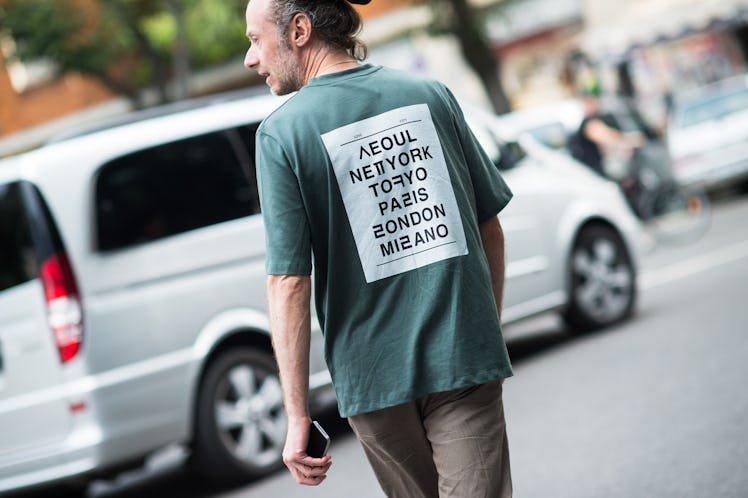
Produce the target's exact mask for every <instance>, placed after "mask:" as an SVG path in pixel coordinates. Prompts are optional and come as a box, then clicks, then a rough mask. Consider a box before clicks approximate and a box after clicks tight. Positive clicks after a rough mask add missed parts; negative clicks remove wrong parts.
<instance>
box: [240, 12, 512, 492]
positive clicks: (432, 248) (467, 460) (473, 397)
mask: <svg viewBox="0 0 748 498" xmlns="http://www.w3.org/2000/svg"><path fill="white" fill-rule="evenodd" d="M350 1H351V2H353V1H355V2H356V3H368V0H350ZM246 15H247V37H248V38H249V40H250V42H251V46H250V48H249V51H248V52H247V56H246V58H245V65H246V66H247V67H249V68H251V69H254V70H256V71H257V72H258V73H259V74H260V75H261V76H263V77H265V78H266V83H267V84H268V85H269V86H270V88H271V89H272V90H273V91H274V92H275V93H277V94H284V93H289V92H293V91H297V90H298V94H297V95H295V96H294V97H293V98H291V99H290V100H288V101H286V102H285V103H284V104H283V106H281V107H280V108H279V109H278V110H276V111H275V112H274V113H273V114H272V115H270V116H269V117H268V118H267V119H266V120H265V121H264V122H263V123H262V125H261V126H260V128H259V129H258V131H257V169H258V181H259V185H260V195H261V204H262V211H263V217H264V220H265V223H266V229H267V261H266V265H267V271H268V287H267V290H268V303H269V305H268V308H269V315H270V325H271V331H272V338H273V345H274V349H275V353H276V359H277V362H278V366H279V371H280V376H281V384H282V387H283V396H284V402H285V408H286V412H287V414H288V435H287V440H286V445H285V448H284V451H283V459H284V462H285V464H286V465H287V467H288V468H289V470H290V471H291V473H292V475H293V477H294V478H295V479H296V481H298V482H299V483H301V484H306V485H317V484H319V483H320V482H322V481H323V480H324V479H325V478H326V476H327V472H328V470H329V468H330V465H331V459H330V456H329V455H326V456H324V457H322V458H312V457H310V456H308V455H306V453H305V451H304V448H305V447H306V443H307V440H308V437H309V422H310V417H309V411H308V407H307V391H308V376H309V363H308V362H309V340H310V339H309V336H310V321H311V317H310V299H311V292H312V286H311V279H310V273H311V269H312V255H313V258H314V271H315V289H314V291H315V304H316V309H317V314H318V318H319V321H320V324H321V326H322V330H323V333H324V337H325V355H326V360H327V364H328V367H329V370H330V373H331V375H332V379H333V385H334V387H335V391H336V395H337V398H338V405H339V410H340V413H341V415H342V416H344V417H348V418H349V422H350V424H351V426H352V427H353V429H354V431H355V432H356V434H357V436H358V438H359V440H360V441H361V443H362V445H363V447H364V450H365V453H366V455H367V458H368V459H369V462H370V463H371V465H372V467H373V469H374V472H375V474H376V476H377V478H378V480H379V482H380V484H381V486H382V488H383V490H384V491H385V493H387V495H388V496H390V497H404V498H415V497H429V498H431V497H435V496H442V497H447V496H449V497H458V496H466V497H467V496H469V497H472V498H475V497H481V496H486V497H503V496H511V477H510V470H509V457H508V447H507V442H506V427H505V422H504V413H503V405H502V401H501V395H502V381H503V379H504V378H506V377H509V376H511V375H512V370H511V366H510V363H509V358H508V355H507V351H506V346H505V344H504V340H503V338H502V335H501V329H500V326H499V310H500V309H501V301H502V293H503V283H504V242H503V233H502V230H501V226H500V224H499V221H498V218H497V217H496V214H497V213H498V212H499V211H500V210H501V209H502V208H503V207H504V206H505V205H506V203H507V202H508V201H509V199H510V198H511V192H510V191H509V189H508V188H507V186H506V185H505V183H504V182H503V180H502V179H501V177H500V176H499V175H498V173H497V172H496V169H495V168H494V167H493V165H492V164H491V162H490V161H489V160H488V158H487V157H486V156H485V153H484V152H483V151H482V149H481V148H480V146H479V145H478V144H477V142H476V140H475V138H474V137H473V135H472V134H471V132H470V131H469V129H468V127H467V125H466V124H465V121H464V118H463V116H462V111H461V110H460V108H459V106H458V105H457V103H456V102H455V99H454V97H453V96H452V94H451V93H450V92H449V91H448V90H447V89H446V88H445V87H444V86H443V85H441V84H438V83H436V82H432V81H426V80H423V79H420V78H416V77H413V76H411V75H407V74H405V73H400V72H396V71H392V70H389V69H386V68H382V67H377V66H372V65H360V64H359V61H360V60H361V59H363V57H364V52H365V50H364V47H363V46H362V45H361V44H360V43H359V41H358V40H357V38H356V34H357V32H358V31H359V29H360V23H361V21H360V18H359V16H358V14H357V13H356V11H355V10H354V9H353V8H352V6H351V5H349V3H348V2H347V1H345V0H321V1H319V0H317V1H311V0H251V1H250V2H249V4H248V6H247V12H246Z"/></svg>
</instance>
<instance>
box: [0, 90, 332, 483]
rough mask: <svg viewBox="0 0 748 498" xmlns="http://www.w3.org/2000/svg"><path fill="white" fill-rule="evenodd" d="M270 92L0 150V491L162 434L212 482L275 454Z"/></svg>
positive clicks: (158, 443)
mask: <svg viewBox="0 0 748 498" xmlns="http://www.w3.org/2000/svg"><path fill="white" fill-rule="evenodd" d="M280 102H281V100H280V99H278V98H277V97H273V96H270V95H267V96H261V97H254V98H249V99H242V100H236V101H232V102H225V103H218V104H214V105H205V106H202V107H200V108H196V109H192V110H189V111H186V112H175V113H170V114H169V115H164V116H161V117H156V118H153V119H148V120H139V121H138V122H133V123H130V124H124V125H120V126H116V127H112V128H111V129H106V130H100V131H97V132H95V133H89V134H84V135H82V136H79V137H77V138H70V139H67V140H62V141H59V142H57V143H54V144H51V145H48V146H45V147H42V148H41V149H39V150H37V151H34V152H31V153H28V154H26V155H24V156H20V157H18V158H12V159H11V160H6V161H5V162H3V163H0V492H3V491H8V490H13V489H18V488H23V487H28V486H34V485H37V484H40V483H50V482H54V481H56V480H64V479H67V478H69V477H71V476H81V475H83V476H95V475H101V474H106V473H107V471H109V470H118V469H121V468H122V467H123V466H127V465H130V464H133V465H137V464H138V463H139V462H141V461H142V459H143V457H144V456H146V455H148V454H149V453H151V452H153V451H154V450H156V449H159V448H161V447H164V446H166V445H168V444H169V443H174V442H181V443H191V447H192V450H193V453H192V457H193V460H194V462H195V463H196V464H197V467H198V468H199V469H200V470H202V471H203V472H204V473H205V474H206V475H207V476H209V477H213V478H215V479H217V480H221V481H235V480H239V479H243V478H246V477H248V476H253V475H258V474H263V473H266V472H268V471H270V470H271V469H273V468H275V467H277V466H278V465H279V463H280V461H281V460H280V453H281V449H282V447H283V444H284V442H285V430H286V420H285V415H284V413H283V409H282V400H281V391H280V384H279V382H278V376H277V373H276V366H275V362H274V359H273V356H272V350H271V344H270V339H269V335H268V319H267V315H266V313H265V271H264V251H265V246H264V232H263V223H262V219H261V216H260V215H259V214H258V213H259V201H258V194H257V187H256V184H255V179H254V132H255V130H256V128H257V126H258V125H259V122H260V120H261V119H262V118H263V117H265V116H266V115H267V114H268V113H269V112H270V111H271V110H272V109H274V108H275V107H276V106H277V105H278V104H279V103H280ZM320 339H321V334H319V333H318V331H317V332H316V333H315V334H314V341H313V348H314V350H313V354H312V364H311V369H312V376H311V385H312V388H313V389H315V390H322V391H323V392H324V391H327V389H325V388H326V386H329V383H330V378H329V373H328V372H327V369H326V367H325V365H324V361H323V360H322V352H321V343H320ZM325 398H326V399H327V400H333V401H334V397H333V396H325Z"/></svg>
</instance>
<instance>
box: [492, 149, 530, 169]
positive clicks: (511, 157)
mask: <svg viewBox="0 0 748 498" xmlns="http://www.w3.org/2000/svg"><path fill="white" fill-rule="evenodd" d="M525 156H527V153H526V152H525V149H523V148H522V146H521V145H520V144H519V143H518V142H505V143H503V144H501V145H500V146H499V158H498V160H497V161H496V167H498V168H499V169H500V170H502V171H506V170H509V169H512V168H514V167H515V166H516V165H517V163H519V162H520V161H521V160H522V159H524V158H525Z"/></svg>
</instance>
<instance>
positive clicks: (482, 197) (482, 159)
mask: <svg viewBox="0 0 748 498" xmlns="http://www.w3.org/2000/svg"><path fill="white" fill-rule="evenodd" d="M446 91H447V93H448V95H449V101H450V107H451V108H452V111H453V116H454V118H455V121H456V122H455V126H456V127H457V130H458V131H459V133H460V142H461V143H462V148H463V153H464V155H465V160H466V161H467V166H468V170H469V171H470V179H471V182H472V184H473V192H474V195H475V201H476V209H477V216H478V222H479V223H482V222H484V221H486V220H488V219H490V218H492V217H493V216H496V215H497V214H498V213H499V211H501V210H502V209H504V207H505V206H506V205H507V204H508V203H509V201H510V200H511V198H512V195H513V194H512V191H511V190H510V189H509V186H508V185H507V184H506V182H505V181H504V179H503V178H502V177H501V174H500V173H499V170H498V168H497V167H496V165H494V164H493V161H491V159H490V158H489V157H488V155H487V154H486V151H485V150H483V147H482V146H481V145H480V143H479V142H478V139H477V138H475V135H474V134H473V132H472V131H471V130H470V126H469V125H468V124H467V122H466V121H465V117H464V115H463V113H462V109H461V108H460V106H459V104H458V103H457V100H456V99H455V98H454V96H453V95H452V93H451V92H450V91H449V89H446Z"/></svg>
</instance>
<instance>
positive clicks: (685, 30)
mask: <svg viewBox="0 0 748 498" xmlns="http://www.w3.org/2000/svg"><path fill="white" fill-rule="evenodd" d="M583 7H584V19H585V32H584V36H583V39H582V43H581V49H582V51H583V52H584V53H585V54H586V55H587V56H588V57H589V60H590V61H592V62H593V63H594V64H595V66H596V68H597V70H598V72H599V74H600V77H601V79H602V82H603V87H604V88H605V89H606V90H607V91H609V92H614V93H618V94H622V95H625V96H629V97H633V98H635V99H636V100H637V101H639V102H640V103H642V105H641V106H640V107H641V108H642V110H643V111H649V113H650V114H652V116H650V118H651V119H653V120H654V121H658V120H662V119H664V118H665V116H664V114H665V112H666V104H667V100H668V98H669V97H670V96H671V95H673V94H675V93H678V92H681V91H684V90H688V89H691V88H694V87H698V86H701V85H704V84H708V83H711V82H714V81H717V80H720V79H723V78H727V77H729V76H733V75H735V74H741V73H745V72H746V60H747V59H748V0H615V1H614V0H609V1H606V2H600V1H596V0H584V5H583Z"/></svg>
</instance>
